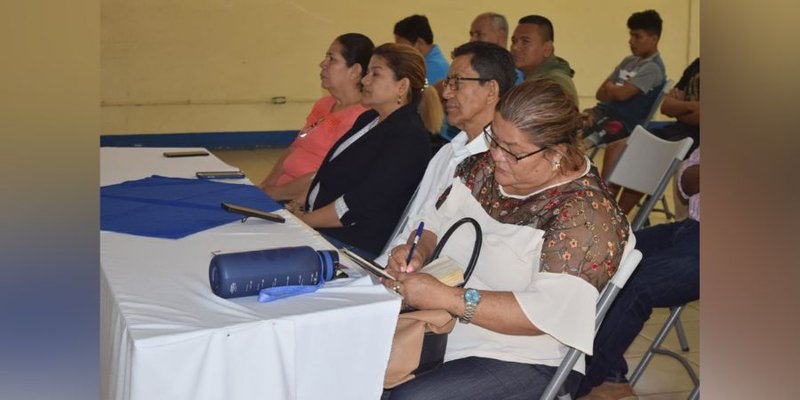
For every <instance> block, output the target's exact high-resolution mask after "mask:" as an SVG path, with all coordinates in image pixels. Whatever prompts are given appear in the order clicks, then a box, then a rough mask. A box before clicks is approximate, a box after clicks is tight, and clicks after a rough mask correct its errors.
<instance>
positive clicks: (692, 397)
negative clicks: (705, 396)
mask: <svg viewBox="0 0 800 400" xmlns="http://www.w3.org/2000/svg"><path fill="white" fill-rule="evenodd" d="M699 398H700V385H695V386H694V389H692V392H691V393H689V398H688V400H697V399H699Z"/></svg>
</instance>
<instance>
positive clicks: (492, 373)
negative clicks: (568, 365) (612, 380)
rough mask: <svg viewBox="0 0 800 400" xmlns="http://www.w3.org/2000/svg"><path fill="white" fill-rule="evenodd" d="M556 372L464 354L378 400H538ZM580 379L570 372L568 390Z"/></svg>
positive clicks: (573, 387)
mask: <svg viewBox="0 0 800 400" xmlns="http://www.w3.org/2000/svg"><path fill="white" fill-rule="evenodd" d="M555 372H556V367H550V366H546V365H536V364H521V363H515V362H507V361H500V360H495V359H492V358H481V357H467V358H461V359H458V360H453V361H448V362H446V363H444V364H442V365H441V366H440V367H439V368H437V369H435V370H432V371H430V372H427V373H424V374H422V375H420V376H418V377H416V378H415V379H413V380H411V381H409V382H406V383H404V384H402V385H400V386H398V387H396V388H394V389H392V390H391V391H388V390H387V391H384V393H383V396H382V397H381V400H388V399H391V400H398V399H413V400H447V399H453V400H479V399H487V400H489V399H491V400H494V399H506V400H510V399H538V398H539V396H541V395H542V392H544V389H545V387H547V384H548V383H549V382H550V379H551V378H552V377H553V375H554V374H555ZM580 378H581V374H580V373H578V372H575V371H571V372H570V374H569V376H567V380H566V382H565V386H566V388H567V390H569V391H570V392H572V393H573V394H574V392H575V389H577V385H578V382H579V381H580Z"/></svg>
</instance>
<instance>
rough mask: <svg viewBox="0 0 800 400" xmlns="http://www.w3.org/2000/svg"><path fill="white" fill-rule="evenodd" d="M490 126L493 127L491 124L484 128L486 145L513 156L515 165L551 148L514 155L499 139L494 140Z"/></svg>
mask: <svg viewBox="0 0 800 400" xmlns="http://www.w3.org/2000/svg"><path fill="white" fill-rule="evenodd" d="M490 126H492V123H491V122H490V123H488V124H486V126H484V127H483V140H485V141H486V145H487V146H488V147H489V148H490V149H492V148H498V149H500V150H502V151H503V152H504V153H505V154H506V155H508V156H511V158H512V159H513V160H514V162H515V163H518V162H520V161H522V160H524V159H526V158H528V157H530V156H533V155H535V154H538V153H541V152H543V151H545V150H547V149H548V148H549V147H542V148H541V149H539V150H536V151H534V152H531V153H528V154H524V155H521V156H518V155H516V154H514V153H512V152H511V150H509V149H507V148H505V147H503V146H502V145H501V144H500V142H498V141H497V139H495V138H494V135H492V134H491V133H489V131H488V129H489V127H490Z"/></svg>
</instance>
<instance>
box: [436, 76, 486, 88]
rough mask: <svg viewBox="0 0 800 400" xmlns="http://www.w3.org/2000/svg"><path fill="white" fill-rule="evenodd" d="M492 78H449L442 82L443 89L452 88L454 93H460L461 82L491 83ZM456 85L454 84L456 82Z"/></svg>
mask: <svg viewBox="0 0 800 400" xmlns="http://www.w3.org/2000/svg"><path fill="white" fill-rule="evenodd" d="M491 80H492V79H490V78H462V77H460V76H448V77H446V78H444V81H442V87H445V88H448V87H449V88H450V89H451V90H453V91H458V89H460V88H461V81H475V82H481V83H482V82H489V81H491ZM454 81H455V83H452V82H454Z"/></svg>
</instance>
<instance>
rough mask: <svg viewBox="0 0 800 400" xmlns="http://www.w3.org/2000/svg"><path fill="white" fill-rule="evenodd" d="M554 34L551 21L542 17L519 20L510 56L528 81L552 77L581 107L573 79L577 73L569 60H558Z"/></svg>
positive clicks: (531, 16)
mask: <svg viewBox="0 0 800 400" xmlns="http://www.w3.org/2000/svg"><path fill="white" fill-rule="evenodd" d="M554 37H555V32H554V30H553V24H552V23H551V22H550V20H549V19H547V18H545V17H543V16H541V15H528V16H525V17H522V18H520V20H519V23H518V24H517V28H516V29H514V34H513V35H512V36H511V55H512V56H514V64H515V65H516V66H517V68H519V69H520V70H521V71H522V73H523V74H525V80H527V81H529V80H533V79H538V78H549V79H552V80H553V81H555V82H556V83H558V84H559V85H561V86H562V87H563V88H564V90H566V91H567V94H569V96H570V98H571V99H572V101H573V102H574V103H575V107H578V91H577V90H576V89H575V83H574V82H573V81H572V77H573V76H575V71H574V70H573V69H572V68H570V66H569V62H567V60H565V59H563V58H561V57H556V55H555V54H554V53H555V47H554V46H553V40H554Z"/></svg>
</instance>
